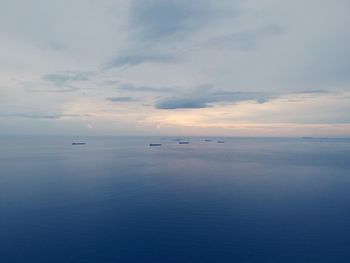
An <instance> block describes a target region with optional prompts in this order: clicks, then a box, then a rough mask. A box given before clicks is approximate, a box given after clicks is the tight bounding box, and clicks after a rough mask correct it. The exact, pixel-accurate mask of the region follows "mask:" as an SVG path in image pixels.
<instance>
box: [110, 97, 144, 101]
mask: <svg viewBox="0 0 350 263" xmlns="http://www.w3.org/2000/svg"><path fill="white" fill-rule="evenodd" d="M106 100H107V101H111V102H130V101H139V99H137V98H133V97H108V98H106Z"/></svg>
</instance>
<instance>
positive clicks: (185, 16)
mask: <svg viewBox="0 0 350 263" xmlns="http://www.w3.org/2000/svg"><path fill="white" fill-rule="evenodd" d="M216 10H217V8H216V5H215V4H214V3H213V2H212V1H209V0H202V1H201V2H200V3H196V2H191V1H185V0H167V1H166V0H143V1H138V0H132V1H131V4H130V8H129V16H128V19H127V27H128V29H129V45H128V48H126V49H125V50H124V51H122V54H120V55H117V56H116V58H115V59H113V60H112V61H111V62H110V63H108V65H107V67H106V69H110V68H113V67H122V66H136V65H139V64H142V63H147V62H150V63H172V62H174V61H177V60H178V57H177V56H176V54H174V53H173V52H172V51H170V50H169V49H167V48H166V46H167V45H168V44H173V43H174V42H179V41H182V40H184V39H185V38H186V37H188V36H190V35H191V34H192V33H194V32H195V31H198V30H199V29H200V28H203V27H205V25H206V24H208V23H210V21H211V20H212V19H213V17H215V15H214V14H215V13H216ZM218 17H219V16H218Z"/></svg>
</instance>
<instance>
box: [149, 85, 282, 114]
mask: <svg viewBox="0 0 350 263" xmlns="http://www.w3.org/2000/svg"><path fill="white" fill-rule="evenodd" d="M275 96H276V95H275V94H273V93H268V92H241V91H237V92H230V91H220V90H217V89H215V88H214V87H213V86H211V85H203V86H199V87H196V88H195V89H194V90H192V91H191V92H189V93H186V94H182V95H177V96H172V97H166V98H162V99H160V100H158V101H156V103H155V107H156V108H157V109H181V108H182V109H196V108H197V109H198V108H207V107H210V106H211V104H212V103H220V102H230V103H236V102H239V101H248V100H253V101H256V102H258V103H264V102H267V101H269V100H271V99H273V98H274V97H275Z"/></svg>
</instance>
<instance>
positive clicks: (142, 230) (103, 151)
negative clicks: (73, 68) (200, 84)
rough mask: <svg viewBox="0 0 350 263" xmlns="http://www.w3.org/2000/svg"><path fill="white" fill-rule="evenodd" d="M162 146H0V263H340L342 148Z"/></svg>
mask: <svg viewBox="0 0 350 263" xmlns="http://www.w3.org/2000/svg"><path fill="white" fill-rule="evenodd" d="M173 139H175V138H168V137H165V138H147V137H144V138H142V137H139V138H122V137H120V138H118V137H117V138H113V137H110V138H98V137H95V138H69V137H52V138H49V137H44V138H1V139H0V262H1V263H7V262H9V263H16V262H26V263H28V262H35V263H40V262H45V263H54V262H60V263H61V262H65V263H66V262H74V263H78V262H86V263H89V262H98V263H106V262H107V263H109V262H111V263H112V262H152V263H154V262H191V263H193V262H201V263H202V262H247V263H248V262H249V263H251V262H259V263H261V262H269V263H271V262H278V263H280V262H284V263H288V262H297V263H300V262H308V263H309V262H317V263H320V262H327V263H329V262H332V263H336V262H344V263H348V262H350V140H347V139H298V138H296V139H259V138H255V139H254V138H250V139H249V138H224V140H225V143H222V144H219V143H216V140H218V139H222V138H213V141H212V142H204V141H203V139H204V138H184V139H186V140H187V141H190V144H189V145H179V144H178V142H175V141H173ZM73 141H84V142H86V143H87V144H86V145H80V146H72V145H71V143H72V142H73ZM149 143H162V146H161V147H149V146H148V145H149Z"/></svg>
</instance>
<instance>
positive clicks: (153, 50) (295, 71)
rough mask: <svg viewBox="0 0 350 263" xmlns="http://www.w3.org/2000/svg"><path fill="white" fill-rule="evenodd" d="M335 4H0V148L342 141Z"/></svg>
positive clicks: (348, 92)
mask: <svg viewBox="0 0 350 263" xmlns="http://www.w3.org/2000/svg"><path fill="white" fill-rule="evenodd" d="M349 13H350V1H348V0H295V1H287V0H221V1H209V0H200V1H199V0H192V1H188V0H187V1H186V0H104V1H98V0H60V1H53V0H51V1H48V0H27V1H19V0H0V36H1V41H0V47H1V48H0V127H1V129H0V135H162V136H167V135H169V136H176V135H189V136H190V135H191V136H192V135H199V136H350V47H349V43H350V27H349V25H350V16H349Z"/></svg>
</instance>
